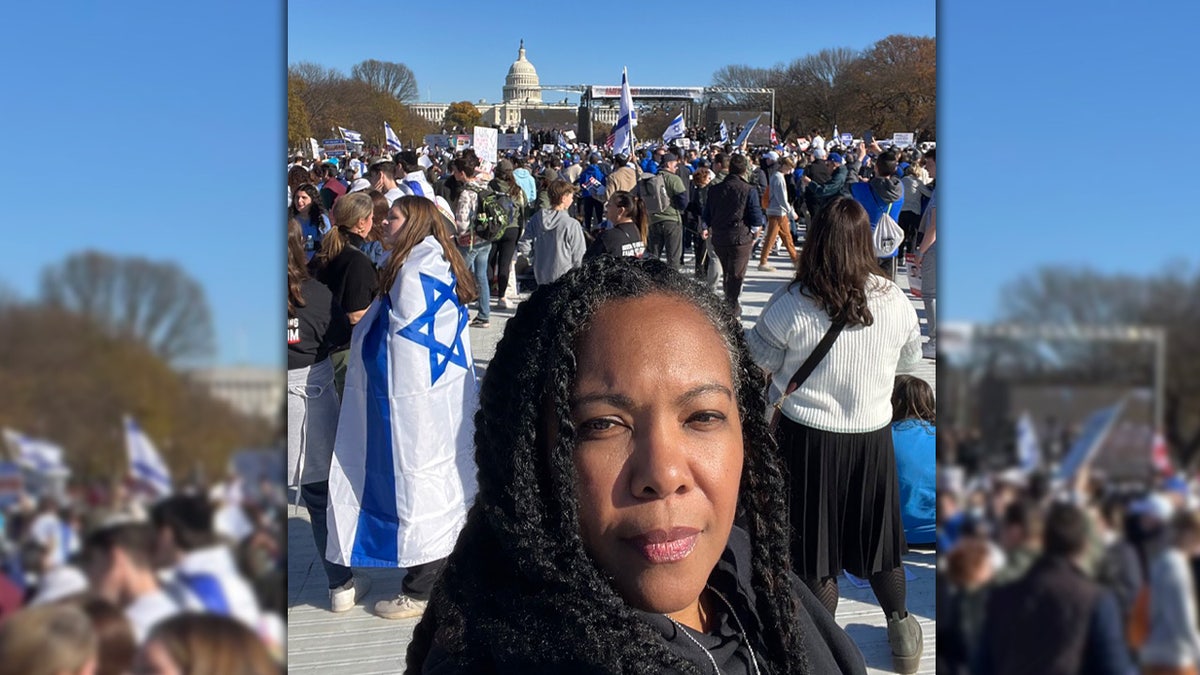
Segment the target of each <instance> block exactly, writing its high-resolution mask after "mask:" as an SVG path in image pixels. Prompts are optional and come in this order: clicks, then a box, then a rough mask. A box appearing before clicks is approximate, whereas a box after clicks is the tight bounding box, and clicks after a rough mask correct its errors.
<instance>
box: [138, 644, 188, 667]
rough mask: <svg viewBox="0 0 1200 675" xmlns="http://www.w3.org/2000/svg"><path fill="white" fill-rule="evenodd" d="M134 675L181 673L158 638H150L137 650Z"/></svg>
mask: <svg viewBox="0 0 1200 675" xmlns="http://www.w3.org/2000/svg"><path fill="white" fill-rule="evenodd" d="M133 672H134V675H182V673H181V671H180V670H179V668H178V667H176V666H175V662H174V661H172V660H171V655H170V654H169V653H168V652H167V648H166V647H164V646H163V644H162V643H161V642H159V641H158V640H150V641H149V642H147V643H146V644H145V645H144V646H143V647H142V649H141V651H140V652H138V657H137V662H136V663H135V664H134V667H133Z"/></svg>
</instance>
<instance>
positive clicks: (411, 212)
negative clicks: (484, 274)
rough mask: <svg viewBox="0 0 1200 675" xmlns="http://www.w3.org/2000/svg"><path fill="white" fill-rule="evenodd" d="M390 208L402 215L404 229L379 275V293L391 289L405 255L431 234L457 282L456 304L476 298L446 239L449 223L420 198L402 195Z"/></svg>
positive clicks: (455, 250)
mask: <svg viewBox="0 0 1200 675" xmlns="http://www.w3.org/2000/svg"><path fill="white" fill-rule="evenodd" d="M392 208H394V209H400V213H403V214H404V226H403V227H401V228H400V231H399V232H397V233H396V238H395V239H394V240H393V242H392V252H391V255H390V256H389V257H388V260H387V263H386V264H384V266H383V270H382V271H381V272H380V274H379V294H380V295H386V294H387V293H388V292H389V291H391V290H392V284H393V283H395V282H396V277H397V276H398V275H399V274H400V268H401V267H403V266H404V261H405V260H407V259H408V254H409V253H410V252H411V251H412V250H413V247H415V246H416V245H417V244H419V243H421V242H422V241H424V240H425V238H426V237H428V236H429V235H431V234H432V235H433V236H434V237H435V238H436V239H437V241H438V243H439V244H441V245H442V256H443V257H444V258H445V259H446V260H447V261H448V262H449V263H450V269H451V271H453V272H454V278H455V279H456V280H457V281H458V283H457V284H456V289H457V290H456V293H457V294H458V301H459V302H460V303H461V304H464V305H465V304H467V303H468V302H471V301H472V300H474V299H475V298H476V297H478V289H477V288H475V275H474V274H473V273H472V272H471V270H470V269H468V268H467V262H466V261H465V260H463V257H462V254H461V253H459V252H458V246H457V245H455V243H454V240H453V239H452V238H451V236H450V231H451V229H452V228H453V224H449V223H446V222H445V217H444V216H442V212H441V211H439V210H438V208H437V206H435V205H434V203H433V202H431V201H429V200H428V199H426V198H424V197H416V196H412V195H406V196H404V197H401V198H399V199H397V200H396V201H394V202H392Z"/></svg>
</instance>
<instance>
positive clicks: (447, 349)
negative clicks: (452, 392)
mask: <svg viewBox="0 0 1200 675" xmlns="http://www.w3.org/2000/svg"><path fill="white" fill-rule="evenodd" d="M457 285H458V282H457V281H455V280H453V279H452V280H451V281H450V283H449V284H447V283H444V282H443V281H441V280H440V279H437V278H435V277H431V276H429V275H427V274H423V273H422V274H421V289H422V290H423V291H424V293H425V311H424V312H422V313H421V315H420V316H418V317H417V318H416V319H414V320H413V322H412V323H410V324H408V325H407V326H405V327H404V328H401V329H400V330H399V331H397V333H396V334H397V335H399V336H400V337H402V338H405V339H408V340H412V341H413V342H415V343H417V344H419V345H421V346H422V347H425V348H426V349H428V350H429V373H430V376H431V377H432V378H433V381H432V382H430V384H437V381H438V380H439V379H440V378H441V377H442V375H444V374H445V373H446V368H447V367H448V366H449V365H450V364H451V363H453V364H455V365H458V366H461V367H462V368H463V369H464V370H467V369H469V366H468V365H467V352H466V349H465V348H464V347H463V341H462V334H463V329H464V328H466V327H467V308H466V307H459V308H458V326H457V327H456V328H455V330H454V341H453V342H451V343H450V344H448V345H444V344H442V343H440V342H438V341H437V337H436V336H435V335H434V332H433V327H434V320H435V319H436V318H437V313H438V310H439V309H441V308H442V305H444V304H446V303H447V302H454V301H455V300H456V299H457V295H456V294H455V291H454V289H455V287H456V286H457Z"/></svg>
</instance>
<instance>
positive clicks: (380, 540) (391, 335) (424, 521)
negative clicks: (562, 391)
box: [325, 236, 479, 567]
mask: <svg viewBox="0 0 1200 675" xmlns="http://www.w3.org/2000/svg"><path fill="white" fill-rule="evenodd" d="M456 287H457V281H456V280H455V278H454V275H453V273H452V272H451V270H450V263H448V262H447V261H446V259H445V258H444V257H443V251H442V247H441V244H439V243H438V242H437V239H435V238H434V237H433V236H429V237H426V238H425V240H424V241H422V242H421V243H419V244H417V245H416V246H415V247H414V248H413V250H412V252H410V253H409V255H408V259H407V260H406V262H405V263H404V266H403V267H401V268H400V273H399V275H398V276H397V277H396V281H395V283H394V284H393V285H392V288H391V289H390V290H389V291H388V293H387V295H384V296H382V297H380V298H378V299H376V300H375V301H374V302H373V303H371V306H370V307H368V308H367V312H366V314H364V315H363V318H362V320H360V321H359V322H358V324H357V325H356V326H355V327H354V336H353V338H352V339H351V341H350V358H349V361H348V363H347V370H346V390H345V394H344V395H343V397H342V411H341V417H340V418H339V420H338V429H337V440H336V441H335V442H334V450H333V461H332V463H331V467H330V472H329V539H328V542H327V546H326V549H325V550H326V556H327V557H328V558H329V560H330V561H332V562H335V563H338V564H341V565H347V566H354V567H410V566H412V565H420V564H423V563H427V562H430V561H433V560H438V559H440V558H444V557H446V556H447V555H449V554H450V551H451V550H452V549H453V548H454V542H455V541H456V540H457V539H458V533H459V531H461V530H462V527H463V525H464V523H465V522H466V517H467V509H468V508H470V506H471V504H472V503H473V502H474V500H475V493H476V491H477V487H476V485H477V484H476V479H475V453H474V434H475V423H474V417H475V410H476V408H477V407H478V405H479V403H478V399H479V396H478V394H477V390H476V381H475V370H474V365H473V363H474V362H473V361H472V355H471V339H470V332H469V330H468V329H467V308H466V306H464V305H463V304H461V303H460V302H459V299H458V295H457V293H456V290H455V289H456Z"/></svg>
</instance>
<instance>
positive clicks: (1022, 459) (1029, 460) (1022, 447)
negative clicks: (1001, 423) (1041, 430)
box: [1017, 410, 1042, 472]
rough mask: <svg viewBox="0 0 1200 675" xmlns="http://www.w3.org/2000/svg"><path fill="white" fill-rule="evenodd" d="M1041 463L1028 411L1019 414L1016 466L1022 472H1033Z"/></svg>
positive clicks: (1031, 418)
mask: <svg viewBox="0 0 1200 675" xmlns="http://www.w3.org/2000/svg"><path fill="white" fill-rule="evenodd" d="M1041 463H1042V449H1041V446H1039V445H1038V439H1037V430H1036V429H1034V426H1033V416H1032V415H1030V414H1029V411H1028V410H1026V411H1025V412H1023V413H1021V419H1019V420H1017V464H1018V465H1019V466H1020V467H1021V470H1023V471H1027V472H1028V471H1034V470H1035V469H1037V468H1038V466H1040V465H1041Z"/></svg>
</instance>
